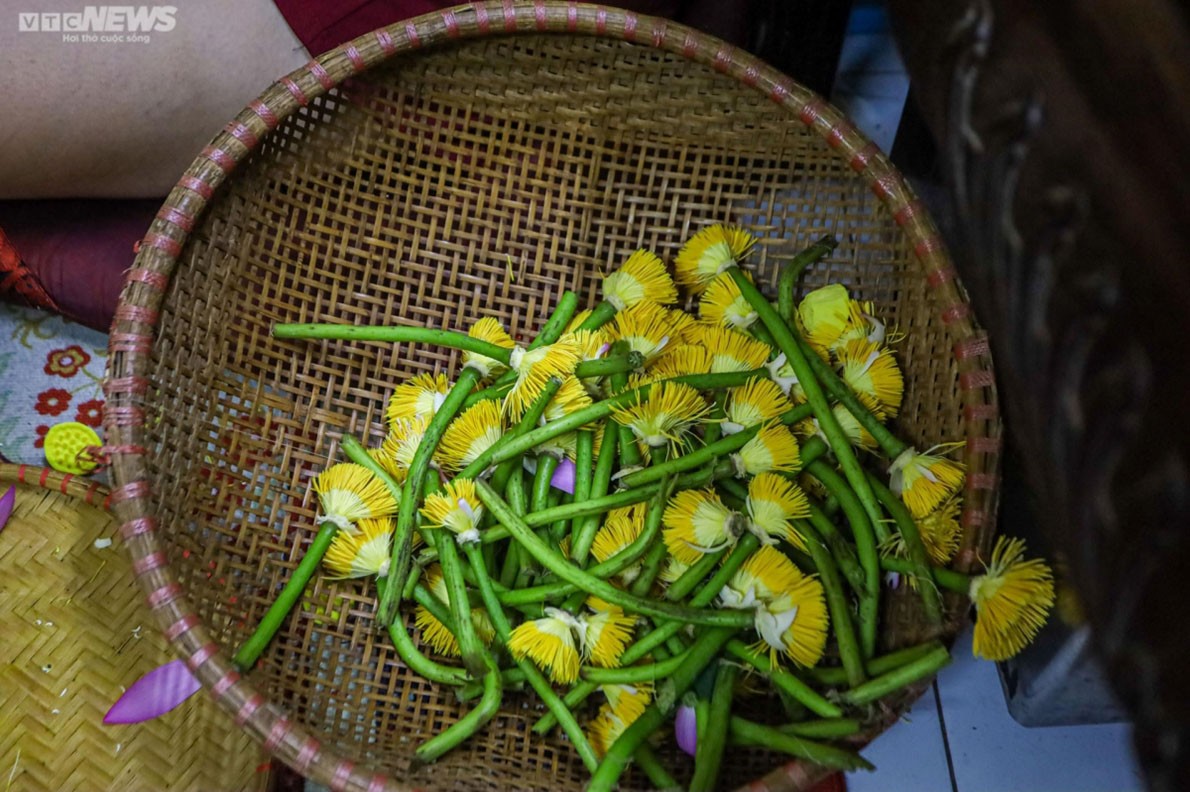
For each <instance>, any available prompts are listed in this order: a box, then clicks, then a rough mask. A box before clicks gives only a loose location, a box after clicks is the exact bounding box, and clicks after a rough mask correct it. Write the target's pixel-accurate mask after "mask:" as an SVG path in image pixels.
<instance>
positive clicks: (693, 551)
mask: <svg viewBox="0 0 1190 792" xmlns="http://www.w3.org/2000/svg"><path fill="white" fill-rule="evenodd" d="M661 524H662V525H663V526H665V530H663V531H662V532H661V536H662V539H664V541H665V547H666V549H668V550H669V553H670V555H672V556H673V557H674V558H676V559H678V560H679V561H681V562H682V563H683V564H693V563H694V562H696V561H698V559H699V558H701V557H702V556H703V555H704V554H706V553H713V552H715V551H717V550H722V549H723V548H725V547H730V546H731V545H733V544H735V541H736V539H738V538H739V535H740V531H741V529H742V528H744V526H745V521H744V519H743V518H742V517H741V516H740V515H738V514H736V513H735V512H733V511H732V510H731V509H729V508H727V506H726V505H724V503H723V501H721V500H719V496H718V495H716V494H715V491H714V490H710V489H706V490H682V491H681V492H679V493H677V494H676V495H674V496H673V497H672V498H671V499H670V501H669V505H668V506H666V508H665V512H664V513H663V514H662V516H661Z"/></svg>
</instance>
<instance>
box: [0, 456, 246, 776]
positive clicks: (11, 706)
mask: <svg viewBox="0 0 1190 792" xmlns="http://www.w3.org/2000/svg"><path fill="white" fill-rule="evenodd" d="M18 470H19V469H18V468H17V466H15V465H0V489H7V488H8V486H9V485H10V484H12V483H14V482H16V481H17V476H18ZM40 473H41V471H40V470H36V469H26V472H25V474H24V476H23V478H24V480H25V481H27V482H29V483H28V484H21V485H20V486H19V488H18V490H17V501H16V510H15V511H14V513H13V516H12V519H11V520H10V521H9V523H8V526H7V527H6V528H5V529H4V531H3V533H0V569H2V570H4V574H3V576H0V602H3V603H4V606H3V608H0V635H3V636H4V640H3V642H2V643H0V766H2V767H3V771H2V772H0V779H3V783H4V784H8V785H9V786H6V787H5V788H6V789H12V790H21V792H25V790H52V791H53V792H57V790H64V789H78V790H146V791H148V790H166V789H175V790H187V791H189V790H256V789H263V788H264V785H265V779H266V774H265V773H259V772H257V766H258V765H259V764H260V763H261V762H262V761H264V759H263V757H262V756H261V753H260V749H259V748H258V747H257V746H255V745H254V744H253V743H252V741H251V740H250V739H249V738H248V737H247V735H245V734H244V733H243V732H241V731H239V730H237V729H235V728H234V727H233V726H232V723H231V721H230V719H228V718H227V717H226V716H224V715H223V714H222V713H220V712H219V711H218V709H217V708H216V707H215V706H214V704H213V703H212V702H211V701H210V700H209V698H208V697H206V696H204V695H201V694H200V695H196V696H194V697H193V698H192V699H190V700H189V701H188V702H186V703H185V704H183V705H182V706H181V707H180V708H179V709H177V710H174V711H173V712H171V713H169V714H168V715H166V716H164V717H163V718H161V719H159V720H156V721H151V722H149V723H145V724H139V725H134V726H104V725H103V714H104V713H105V712H106V711H107V709H108V707H110V706H111V704H112V703H113V702H114V701H115V699H116V698H118V697H119V695H120V693H121V692H122V690H123V687H122V686H125V685H129V684H131V683H132V682H133V681H134V680H136V679H137V678H138V677H139V676H140V675H141V674H144V673H145V672H147V671H150V670H152V669H153V668H155V667H156V666H158V665H160V664H161V663H164V662H167V661H168V660H170V659H172V654H171V652H170V651H169V648H168V646H167V644H166V641H165V639H164V638H163V637H162V636H161V635H159V634H158V633H157V631H156V630H154V629H153V626H152V623H151V621H150V617H149V614H148V611H147V609H146V608H145V605H144V597H143V596H142V594H141V592H140V590H139V589H138V588H137V587H136V586H135V585H131V582H130V577H129V569H128V560H127V558H126V557H125V556H124V555H123V554H122V553H121V552H120V550H119V548H118V547H116V546H112V547H108V548H104V549H98V548H96V547H95V546H94V542H95V540H96V539H111V538H112V536H113V533H114V531H115V526H114V524H113V522H112V520H111V517H110V516H109V515H108V514H107V513H106V512H104V511H103V510H102V509H100V508H98V505H99V504H101V503H102V500H103V498H102V492H100V493H99V497H95V495H96V490H95V488H94V487H93V486H92V487H88V486H87V484H86V483H83V482H82V481H81V480H79V479H75V480H73V481H68V482H67V483H66V484H65V485H63V484H62V483H61V482H62V480H63V477H62V476H60V475H58V474H50V475H51V476H52V477H53V478H52V479H49V477H47V481H46V487H47V488H50V489H43V488H41V487H39V486H38V482H39V481H40V480H41V475H40ZM65 478H67V479H69V477H65ZM62 492H69V493H71V494H70V495H64V494H62ZM88 494H90V495H91V500H92V501H93V502H95V503H96V506H88V505H86V503H84V501H83V500H81V498H84V497H87V496H88Z"/></svg>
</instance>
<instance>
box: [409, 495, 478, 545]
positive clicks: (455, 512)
mask: <svg viewBox="0 0 1190 792" xmlns="http://www.w3.org/2000/svg"><path fill="white" fill-rule="evenodd" d="M421 514H422V516H423V517H425V518H426V526H425V527H427V528H445V529H446V530H448V531H450V532H451V533H453V534H454V535H455V536H456V537H457V538H458V541H459V542H460V543H463V542H478V541H479V524H480V522H481V521H482V520H483V503H482V501H480V500H479V496H478V495H476V493H475V482H474V481H472V480H471V479H454V480H453V481H451V482H450V483H449V484H447V485H446V486H445V487H443V488H442V491H440V492H434V493H431V494H429V495H427V496H426V502H425V505H424V506H422V509H421Z"/></svg>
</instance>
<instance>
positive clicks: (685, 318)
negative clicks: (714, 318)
mask: <svg viewBox="0 0 1190 792" xmlns="http://www.w3.org/2000/svg"><path fill="white" fill-rule="evenodd" d="M669 321H670V324H671V325H673V330H672V331H671V333H670V337H669V345H670V346H674V345H677V344H692V343H694V342H695V341H697V340H698V337H699V333H700V332H701V331H702V330H701V328H702V325H700V324H699V323H698V322H696V321H694V317H693V316H691V315H690V314H688V313H686V312H685V311H682V310H680V309H678V308H670V309H669Z"/></svg>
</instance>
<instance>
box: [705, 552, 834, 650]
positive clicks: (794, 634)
mask: <svg viewBox="0 0 1190 792" xmlns="http://www.w3.org/2000/svg"><path fill="white" fill-rule="evenodd" d="M719 604H720V605H722V606H723V607H726V608H740V609H753V610H754V612H755V619H754V622H753V626H754V627H755V629H756V632H757V634H758V635H759V636H760V642H759V644H758V645H760V646H764V647H767V648H768V650H769V656H770V657H771V659H772V661H773V662H774V663H776V662H777V661H778V659H779V658H780V657H781V656H785V657H788V658H789V659H790V660H792V661H793V662H794V663H795V664H797V665H799V666H802V667H810V666H813V665H815V664H817V663H818V661H819V660H820V659H821V658H822V652H823V650H824V649H825V648H826V632H827V626H828V620H827V611H826V596H825V593H824V592H823V588H822V584H821V583H820V582H819V581H818V579H817V578H815V577H811V576H808V575H805V574H804V573H803V572H802V571H801V570H800V569H798V568H797V566H796V565H794V563H793V562H792V561H790V560H789V558H787V557H786V556H785V554H784V553H782V552H781V551H780V550H778V549H776V548H775V547H772V546H771V545H766V546H764V547H761V548H760V549H759V550H757V551H756V552H755V553H753V554H752V555H751V556H750V557H749V558H748V560H747V561H745V562H744V565H743V566H742V567H740V569H739V571H738V572H736V574H735V575H733V576H732V579H731V581H730V582H729V583H728V584H727V585H726V586H724V587H723V589H722V590H721V591H720V592H719Z"/></svg>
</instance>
